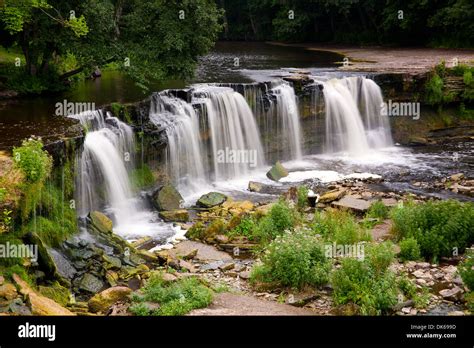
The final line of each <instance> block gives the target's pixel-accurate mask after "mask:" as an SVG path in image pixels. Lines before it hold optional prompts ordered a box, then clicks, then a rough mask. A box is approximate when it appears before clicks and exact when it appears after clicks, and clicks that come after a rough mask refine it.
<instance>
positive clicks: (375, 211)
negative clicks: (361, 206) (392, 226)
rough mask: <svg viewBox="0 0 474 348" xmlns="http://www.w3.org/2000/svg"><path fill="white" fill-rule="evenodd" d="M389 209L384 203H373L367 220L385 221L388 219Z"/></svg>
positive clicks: (367, 214)
mask: <svg viewBox="0 0 474 348" xmlns="http://www.w3.org/2000/svg"><path fill="white" fill-rule="evenodd" d="M388 212H389V209H388V207H387V206H386V205H385V204H383V202H382V201H377V202H374V203H372V205H371V206H370V208H369V210H368V211H367V213H366V215H365V216H366V218H373V219H379V220H385V219H386V218H387V217H388Z"/></svg>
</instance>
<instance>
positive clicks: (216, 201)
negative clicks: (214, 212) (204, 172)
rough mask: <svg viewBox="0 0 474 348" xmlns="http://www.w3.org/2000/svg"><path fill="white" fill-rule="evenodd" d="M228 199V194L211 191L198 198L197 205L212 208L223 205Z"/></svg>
mask: <svg viewBox="0 0 474 348" xmlns="http://www.w3.org/2000/svg"><path fill="white" fill-rule="evenodd" d="M226 200H227V196H226V195H224V194H222V193H219V192H209V193H207V194H205V195H203V196H201V198H199V199H198V201H197V202H196V205H197V206H198V207H202V208H212V207H215V206H217V205H221V204H222V203H224V202H225V201H226Z"/></svg>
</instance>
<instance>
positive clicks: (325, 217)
mask: <svg viewBox="0 0 474 348" xmlns="http://www.w3.org/2000/svg"><path fill="white" fill-rule="evenodd" d="M312 228H313V231H314V232H315V233H317V234H320V235H321V236H323V237H324V238H325V239H326V240H328V241H331V242H336V243H337V244H345V245H348V244H356V243H358V242H360V241H364V240H365V241H367V240H370V235H369V234H368V233H367V231H365V230H364V229H363V228H362V227H361V226H359V225H358V224H357V221H356V219H355V218H354V216H353V215H352V214H351V213H350V212H347V211H342V210H334V211H326V212H320V213H316V214H315V216H314V220H313V222H312Z"/></svg>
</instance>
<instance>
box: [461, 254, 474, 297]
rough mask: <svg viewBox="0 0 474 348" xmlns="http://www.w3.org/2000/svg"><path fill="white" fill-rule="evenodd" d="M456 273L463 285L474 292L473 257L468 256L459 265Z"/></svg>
mask: <svg viewBox="0 0 474 348" xmlns="http://www.w3.org/2000/svg"><path fill="white" fill-rule="evenodd" d="M458 271H459V274H460V275H461V278H462V281H463V282H464V284H465V285H466V286H467V287H468V288H469V290H471V291H474V257H473V256H469V257H468V258H467V259H466V260H464V262H462V263H460V264H459V265H458Z"/></svg>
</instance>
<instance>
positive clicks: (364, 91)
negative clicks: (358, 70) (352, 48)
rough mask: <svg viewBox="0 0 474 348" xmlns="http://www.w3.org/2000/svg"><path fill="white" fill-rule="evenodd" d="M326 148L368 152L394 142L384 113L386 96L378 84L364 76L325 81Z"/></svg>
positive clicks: (330, 150) (352, 152) (350, 151)
mask: <svg viewBox="0 0 474 348" xmlns="http://www.w3.org/2000/svg"><path fill="white" fill-rule="evenodd" d="M323 95H324V102H325V114H326V151H327V152H339V151H343V152H348V153H350V154H353V155H364V154H367V153H368V152H369V151H370V150H371V149H375V148H381V147H386V146H390V145H392V138H391V135H390V125H389V122H388V119H387V117H384V116H382V114H381V105H382V102H383V97H382V93H381V90H380V88H379V86H377V84H376V83H375V82H374V81H372V80H370V79H366V78H363V77H348V78H344V79H332V80H329V81H326V82H324V83H323Z"/></svg>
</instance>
